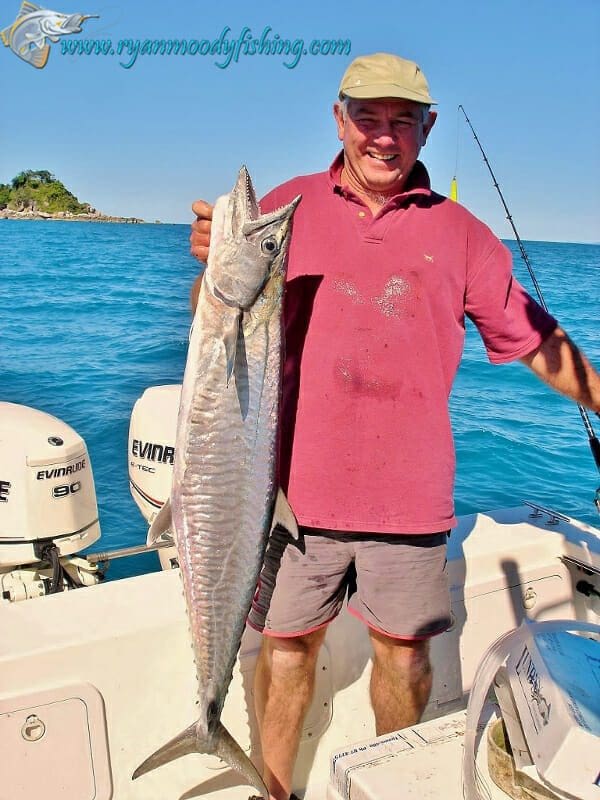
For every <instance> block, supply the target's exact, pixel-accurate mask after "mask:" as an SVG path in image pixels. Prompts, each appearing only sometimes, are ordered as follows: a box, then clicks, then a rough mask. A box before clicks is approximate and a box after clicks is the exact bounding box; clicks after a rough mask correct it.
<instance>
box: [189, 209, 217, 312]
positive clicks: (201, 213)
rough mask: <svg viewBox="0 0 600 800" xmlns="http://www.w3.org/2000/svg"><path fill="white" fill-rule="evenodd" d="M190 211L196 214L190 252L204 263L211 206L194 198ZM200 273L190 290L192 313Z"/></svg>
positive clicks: (205, 260)
mask: <svg viewBox="0 0 600 800" xmlns="http://www.w3.org/2000/svg"><path fill="white" fill-rule="evenodd" d="M192 211H193V212H194V214H195V215H196V221H195V222H192V232H191V234H190V252H191V254H192V255H193V256H194V257H195V258H197V259H198V261H201V262H202V263H203V264H206V263H207V261H208V251H209V249H210V229H211V227H212V215H213V206H211V205H210V203H207V202H206V200H196V202H195V203H193V205H192ZM202 275H203V273H202V272H201V273H200V275H198V277H197V278H196V280H195V281H194V283H193V285H192V289H191V291H190V303H191V306H192V313H193V312H194V311H195V310H196V305H197V303H198V295H199V293H200V284H201V283H202Z"/></svg>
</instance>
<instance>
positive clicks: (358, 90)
mask: <svg viewBox="0 0 600 800" xmlns="http://www.w3.org/2000/svg"><path fill="white" fill-rule="evenodd" d="M342 97H350V98H352V99H354V100H380V99H382V98H384V97H394V98H397V99H398V100H414V101H415V103H424V104H426V105H437V103H436V101H435V100H434V99H433V98H432V97H430V96H429V95H428V94H422V93H420V92H415V91H413V90H412V89H404V88H403V87H402V86H397V85H396V84H393V83H377V84H375V83H374V84H371V85H370V86H351V87H348V88H343V89H340V99H341V98H342Z"/></svg>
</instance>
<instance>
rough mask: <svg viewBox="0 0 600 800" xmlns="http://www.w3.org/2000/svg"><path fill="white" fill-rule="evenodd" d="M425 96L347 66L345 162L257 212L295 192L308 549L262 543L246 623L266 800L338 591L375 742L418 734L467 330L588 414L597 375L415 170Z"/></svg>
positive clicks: (441, 596) (286, 480)
mask: <svg viewBox="0 0 600 800" xmlns="http://www.w3.org/2000/svg"><path fill="white" fill-rule="evenodd" d="M434 102H435V101H434V100H433V99H432V98H431V97H430V94H429V87H428V85H427V81H426V80H425V77H424V75H423V73H422V72H421V70H420V69H419V67H418V66H417V65H416V64H415V63H414V62H412V61H407V60H405V59H402V58H399V57H398V56H394V55H389V54H386V53H376V54H374V55H371V56H363V57H360V58H357V59H355V60H354V61H353V62H352V63H351V64H350V66H349V67H348V69H347V70H346V73H345V74H344V76H343V78H342V82H341V85H340V89H339V100H338V101H337V102H336V103H335V105H334V116H335V121H336V125H337V132H338V137H339V139H340V140H341V141H342V143H343V150H342V152H340V153H339V154H338V155H337V157H336V158H335V160H334V162H333V164H332V165H331V167H330V168H329V170H328V171H327V172H322V173H318V174H316V175H308V176H303V177H299V178H294V179H293V180H291V181H288V182H287V183H285V184H283V185H282V186H279V187H278V188H276V189H274V190H273V191H272V192H270V193H269V194H268V195H267V196H266V197H265V198H264V200H263V201H262V202H261V207H262V210H263V212H265V211H271V210H272V209H275V208H278V207H280V206H283V205H284V204H286V203H288V202H290V201H291V200H292V199H293V198H294V197H295V196H296V195H298V194H301V195H302V196H303V199H302V202H301V204H300V206H299V207H298V209H297V211H296V214H295V217H294V232H293V236H292V242H291V245H290V250H289V263H288V276H287V285H286V298H285V324H286V361H285V368H284V382H283V407H282V430H281V465H280V467H281V468H280V473H281V483H282V486H283V488H284V490H285V491H286V492H287V495H288V499H289V500H290V503H291V506H292V508H293V510H294V512H295V514H296V517H297V519H298V522H299V525H300V526H301V527H300V532H301V537H300V541H299V542H298V543H296V542H295V541H294V540H293V539H291V538H290V537H289V536H288V535H287V533H286V532H285V531H283V530H277V529H276V530H275V531H274V533H273V535H272V537H271V541H270V544H269V547H268V550H267V555H266V558H265V564H264V568H263V571H262V574H261V579H260V583H259V587H258V590H257V593H256V596H255V598H254V602H253V606H252V609H251V611H250V615H249V619H248V621H249V624H250V625H252V626H253V627H255V628H257V629H259V630H261V631H262V632H263V647H262V651H261V654H260V657H259V660H258V663H257V671H256V684H255V699H256V710H257V717H258V721H259V725H260V732H261V742H262V750H263V756H264V760H265V781H266V783H267V785H268V787H269V789H270V792H271V798H272V800H287V799H288V798H289V797H290V792H291V788H292V785H291V784H292V772H293V767H294V761H295V757H296V753H297V749H298V743H299V739H300V733H301V729H302V723H303V720H304V715H305V713H306V710H307V708H308V706H309V703H310V701H311V698H312V694H313V687H314V680H315V664H316V659H317V655H318V651H319V648H320V646H321V643H322V641H323V639H324V636H325V630H326V627H327V625H328V623H329V622H330V621H331V620H332V619H333V618H334V617H335V616H336V615H337V614H338V613H339V612H340V609H341V607H342V604H343V602H344V599H345V597H346V595H348V608H349V610H350V612H351V613H352V614H354V615H355V616H357V617H358V618H359V619H361V620H362V621H363V622H364V623H365V624H366V625H367V627H368V630H369V635H370V638H371V643H372V646H373V670H372V674H371V702H372V705H373V710H374V712H375V720H376V728H377V733H378V734H383V733H386V732H389V731H393V730H397V729H400V728H403V727H406V726H408V725H412V724H414V723H415V722H417V721H418V720H419V718H420V716H421V714H422V713H423V710H424V708H425V706H426V704H427V700H428V697H429V693H430V690H431V665H430V662H429V646H428V643H429V639H430V638H431V637H432V636H435V635H437V634H440V633H442V632H443V631H444V630H446V628H447V627H448V625H449V623H450V605H449V593H448V586H447V576H446V538H447V533H448V532H449V530H450V529H451V528H452V527H453V526H454V525H455V523H456V519H455V517H454V507H453V497H452V494H453V483H454V466H455V464H454V447H453V442H452V432H451V428H450V419H449V414H448V397H449V394H450V391H451V388H452V382H453V380H454V376H455V374H456V370H457V368H458V365H459V362H460V358H461V354H462V348H463V342H464V334H465V327H464V322H465V316H469V317H470V318H471V319H472V320H473V321H474V322H475V324H476V325H477V328H478V330H479V332H480V334H481V336H482V338H483V340H484V343H485V346H486V349H487V353H488V357H489V359H490V361H492V362H493V363H505V362H510V361H514V360H517V359H520V360H521V361H522V362H523V363H525V364H526V365H527V366H529V367H530V368H531V369H533V371H534V372H535V373H536V374H537V375H538V376H539V377H541V378H542V379H544V380H545V381H547V382H548V383H549V384H551V385H552V386H553V387H554V388H555V389H557V390H559V391H561V392H563V393H564V394H567V395H569V396H571V397H573V398H574V399H576V400H578V401H579V402H581V403H583V404H585V405H588V406H589V407H591V408H594V409H595V410H600V377H599V376H598V374H597V373H596V372H595V371H594V369H593V368H592V367H591V365H590V364H589V362H588V361H587V360H586V358H585V357H584V356H583V354H582V353H581V352H580V351H579V350H578V349H577V348H576V346H575V345H574V344H573V343H572V342H571V340H570V339H569V338H568V336H567V335H566V334H565V333H564V332H563V331H562V330H561V329H560V328H559V327H558V326H557V323H556V321H555V320H554V319H553V318H552V317H551V316H550V315H549V314H547V313H546V312H545V311H544V310H543V309H542V308H540V306H539V305H538V304H537V303H536V302H535V301H534V300H533V299H532V298H531V297H530V296H529V295H528V294H527V292H525V290H524V289H523V287H522V286H521V285H520V284H519V283H518V281H517V280H516V279H515V278H514V277H513V275H512V262H511V257H510V253H509V251H508V250H507V249H506V248H505V247H504V245H502V243H501V242H500V241H499V240H498V239H497V238H496V237H495V236H494V235H493V233H492V232H491V231H490V230H489V229H488V228H487V227H486V226H485V225H484V224H483V223H482V222H480V221H479V220H477V219H476V218H475V217H474V216H473V215H472V214H470V213H469V212H468V211H467V210H466V209H465V208H463V207H462V206H460V205H458V204H457V203H453V202H452V201H450V200H448V198H446V197H443V196H442V195H440V194H437V193H436V192H434V191H432V190H431V187H430V182H429V176H428V174H427V170H426V169H425V167H424V166H423V164H422V163H421V162H420V161H419V160H418V156H419V153H420V151H421V148H422V147H423V145H425V143H426V141H427V137H428V135H429V133H430V131H431V129H432V127H433V125H434V122H435V118H436V114H435V112H433V111H431V109H430V107H431V105H432V104H433V103H434ZM193 210H194V213H195V214H196V215H197V220H196V222H195V223H194V224H193V225H192V235H191V243H192V253H193V254H194V255H195V256H196V257H197V258H198V259H199V260H201V261H206V259H207V257H208V251H209V246H210V226H211V217H212V207H211V206H210V205H209V204H207V203H205V202H203V201H198V202H196V203H195V204H194V206H193ZM198 287H199V279H198V281H197V282H196V285H195V287H194V290H193V292H192V297H193V298H194V297H195V296H196V295H197V290H198ZM193 302H194V300H193Z"/></svg>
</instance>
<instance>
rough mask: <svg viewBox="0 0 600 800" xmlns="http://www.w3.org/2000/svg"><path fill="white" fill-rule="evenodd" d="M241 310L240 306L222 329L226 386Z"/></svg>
mask: <svg viewBox="0 0 600 800" xmlns="http://www.w3.org/2000/svg"><path fill="white" fill-rule="evenodd" d="M242 314H243V311H242V309H241V308H240V309H239V310H238V313H237V314H236V315H235V316H234V317H232V318H231V324H230V326H229V327H228V328H226V329H225V330H224V331H223V344H224V345H225V356H226V358H227V386H229V381H230V380H231V376H232V375H233V370H234V368H235V357H236V355H237V344H238V336H239V332H240V325H241V322H242Z"/></svg>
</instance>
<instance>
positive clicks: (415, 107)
mask: <svg viewBox="0 0 600 800" xmlns="http://www.w3.org/2000/svg"><path fill="white" fill-rule="evenodd" d="M422 108H423V107H422V106H421V105H420V104H419V103H415V102H414V101H412V100H398V99H394V98H382V99H381V100H379V99H377V100H350V102H349V103H348V110H347V114H346V117H345V118H344V116H343V114H342V106H341V104H338V103H336V104H335V106H334V109H333V111H334V115H335V119H336V123H337V129H338V137H339V139H340V141H342V142H343V143H344V166H345V171H346V175H345V179H346V180H347V182H348V183H349V185H350V186H351V188H353V189H354V190H355V191H357V193H360V192H361V190H362V191H363V192H369V193H376V194H380V195H385V196H388V195H389V196H391V195H393V194H396V193H397V192H400V191H402V189H403V188H404V184H405V182H406V178H407V177H408V175H409V174H410V171H411V170H412V168H413V166H414V164H415V161H416V160H417V157H418V155H419V151H420V150H421V147H423V145H424V144H425V141H426V140H427V136H428V134H429V131H430V130H431V128H432V127H433V124H434V122H435V117H436V114H435V112H430V114H429V118H426V120H425V123H423V111H422Z"/></svg>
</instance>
